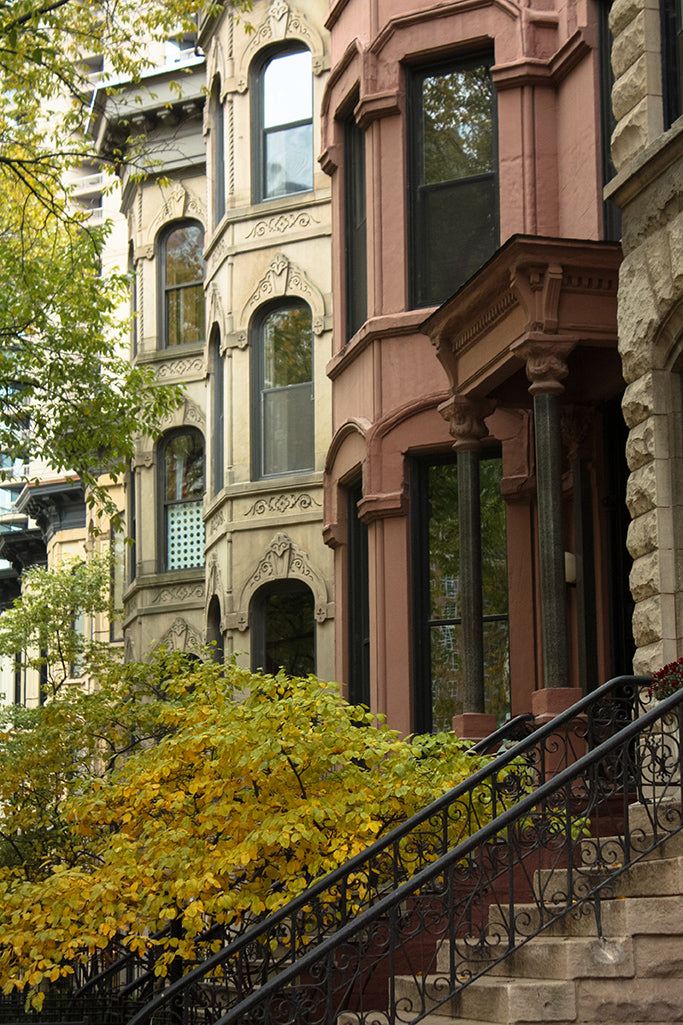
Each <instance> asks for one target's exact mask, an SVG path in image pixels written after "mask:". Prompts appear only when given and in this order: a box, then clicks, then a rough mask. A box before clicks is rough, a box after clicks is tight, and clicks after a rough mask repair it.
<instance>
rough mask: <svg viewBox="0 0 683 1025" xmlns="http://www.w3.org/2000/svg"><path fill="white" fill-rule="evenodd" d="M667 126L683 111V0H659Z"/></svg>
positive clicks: (665, 122)
mask: <svg viewBox="0 0 683 1025" xmlns="http://www.w3.org/2000/svg"><path fill="white" fill-rule="evenodd" d="M660 14H661V26H662V87H663V93H664V97H663V98H664V128H670V127H671V125H672V124H673V123H674V121H675V120H676V119H677V118H679V117H680V116H681V113H682V112H683V0H660Z"/></svg>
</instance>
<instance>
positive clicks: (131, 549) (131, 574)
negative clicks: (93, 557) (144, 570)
mask: <svg viewBox="0 0 683 1025" xmlns="http://www.w3.org/2000/svg"><path fill="white" fill-rule="evenodd" d="M136 487H137V483H136V473H135V469H134V468H133V467H132V466H131V468H130V474H129V476H128V523H129V524H130V534H129V539H130V544H129V546H128V583H131V582H132V581H133V580H135V576H136V573H137V552H136V545H137V495H136V494H135V489H136Z"/></svg>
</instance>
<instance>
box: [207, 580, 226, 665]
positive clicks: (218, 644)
mask: <svg viewBox="0 0 683 1025" xmlns="http://www.w3.org/2000/svg"><path fill="white" fill-rule="evenodd" d="M206 642H207V644H208V645H209V647H210V650H211V659H212V661H213V662H219V663H220V662H222V661H223V658H224V643H223V631H222V630H221V606H220V602H219V601H218V597H217V595H215V594H214V596H213V598H212V599H211V601H210V602H209V609H208V613H207V622H206Z"/></svg>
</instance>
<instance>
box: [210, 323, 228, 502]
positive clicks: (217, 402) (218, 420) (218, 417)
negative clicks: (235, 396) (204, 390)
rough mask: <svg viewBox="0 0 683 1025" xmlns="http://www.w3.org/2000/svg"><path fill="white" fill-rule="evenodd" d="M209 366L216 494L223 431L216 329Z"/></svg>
mask: <svg viewBox="0 0 683 1025" xmlns="http://www.w3.org/2000/svg"><path fill="white" fill-rule="evenodd" d="M211 366H212V369H213V430H212V432H211V452H212V460H211V462H212V473H211V477H212V482H211V483H212V488H213V494H214V495H217V494H218V492H219V491H220V490H221V488H222V487H223V477H224V468H225V462H224V440H223V435H224V431H225V408H224V407H225V394H224V392H225V389H224V383H223V357H222V356H221V338H220V334H219V333H218V330H217V329H216V330H215V331H214V333H213V334H212V337H211Z"/></svg>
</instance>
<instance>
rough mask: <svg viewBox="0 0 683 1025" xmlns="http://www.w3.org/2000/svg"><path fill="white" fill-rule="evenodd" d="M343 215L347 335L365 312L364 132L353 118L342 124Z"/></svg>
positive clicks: (352, 333)
mask: <svg viewBox="0 0 683 1025" xmlns="http://www.w3.org/2000/svg"><path fill="white" fill-rule="evenodd" d="M344 214H345V218H346V225H345V230H346V337H347V339H348V338H350V337H351V336H352V335H354V334H355V333H356V331H357V330H358V329H359V327H361V325H362V324H363V323H364V322H365V320H366V318H367V314H368V283H367V225H366V221H367V216H366V205H365V133H364V132H363V131H362V129H360V128H359V127H358V125H357V124H356V121H355V119H354V118H350V119H349V120H348V121H347V122H346V123H345V125H344Z"/></svg>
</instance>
